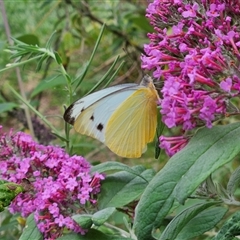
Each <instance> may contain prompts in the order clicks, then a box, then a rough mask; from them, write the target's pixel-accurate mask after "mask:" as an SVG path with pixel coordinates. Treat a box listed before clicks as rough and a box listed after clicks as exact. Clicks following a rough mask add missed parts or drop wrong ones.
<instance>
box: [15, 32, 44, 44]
mask: <svg viewBox="0 0 240 240" xmlns="http://www.w3.org/2000/svg"><path fill="white" fill-rule="evenodd" d="M17 39H18V40H19V41H21V42H24V43H26V44H29V45H38V46H39V39H38V37H37V36H36V35H33V34H25V35H22V36H20V37H18V38H17Z"/></svg>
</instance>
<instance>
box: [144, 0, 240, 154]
mask: <svg viewBox="0 0 240 240" xmlns="http://www.w3.org/2000/svg"><path fill="white" fill-rule="evenodd" d="M146 16H147V18H149V20H150V23H151V25H153V27H154V30H155V32H154V33H149V34H148V37H149V39H150V43H149V44H147V45H145V46H144V49H145V53H146V55H143V56H142V67H143V68H144V69H148V70H152V71H153V76H154V77H155V78H158V79H160V80H162V81H163V82H164V86H163V88H162V90H161V93H162V96H161V98H162V99H161V102H160V105H161V114H162V119H163V122H164V123H165V124H166V125H167V127H169V128H172V127H177V126H180V127H181V128H182V130H183V132H184V133H185V132H186V131H188V130H192V129H194V128H196V127H199V126H204V125H205V126H206V127H208V128H211V127H212V122H213V121H215V120H217V119H220V118H223V117H224V116H225V115H231V114H236V113H237V112H238V110H237V109H236V108H235V109H234V108H233V107H231V103H229V102H230V100H231V99H232V98H234V97H237V96H239V94H240V67H239V66H240V64H239V62H240V52H239V50H240V21H239V17H240V1H238V0H211V1H209V0H198V1H182V0H154V1H153V2H152V3H150V4H149V6H148V8H147V15H146ZM160 140H162V142H161V145H160V146H161V147H164V148H166V150H167V152H168V154H169V155H173V154H175V153H176V152H177V151H179V150H180V149H181V148H182V147H183V146H185V145H186V143H187V141H186V139H184V138H183V142H182V143H183V144H179V146H180V147H177V148H176V147H175V146H173V145H172V144H171V143H169V144H168V143H166V142H165V141H168V139H167V137H162V138H160ZM172 140H173V139H172V138H171V141H172ZM178 143H179V142H178Z"/></svg>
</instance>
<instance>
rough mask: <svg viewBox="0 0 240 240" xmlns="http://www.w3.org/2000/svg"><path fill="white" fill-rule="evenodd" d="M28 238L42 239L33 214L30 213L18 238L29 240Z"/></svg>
mask: <svg viewBox="0 0 240 240" xmlns="http://www.w3.org/2000/svg"><path fill="white" fill-rule="evenodd" d="M29 239H34V240H38V239H39V240H42V239H43V237H42V234H41V233H40V232H39V230H38V228H37V226H36V223H35V220H34V216H33V214H31V215H30V216H29V217H28V218H27V222H26V226H25V227H24V229H23V233H22V235H21V237H20V238H19V240H29Z"/></svg>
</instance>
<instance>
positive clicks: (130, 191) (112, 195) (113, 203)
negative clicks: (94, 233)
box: [98, 166, 154, 209]
mask: <svg viewBox="0 0 240 240" xmlns="http://www.w3.org/2000/svg"><path fill="white" fill-rule="evenodd" d="M135 169H136V170H137V169H138V172H139V171H141V174H140V176H142V177H144V179H147V180H151V179H152V177H153V175H154V173H153V171H152V170H150V169H148V170H145V169H144V168H143V167H140V166H136V167H134V170H135ZM140 176H138V175H136V174H132V173H130V172H126V171H122V172H118V173H114V174H111V175H109V176H107V178H106V179H105V180H103V181H102V184H101V193H100V196H99V200H98V204H99V208H100V209H103V208H106V207H122V206H125V205H127V204H128V203H130V202H132V201H134V200H136V199H138V198H139V196H140V195H141V194H142V192H143V191H144V189H145V188H146V186H147V185H148V181H147V182H146V181H145V180H143V179H142V178H141V177H140Z"/></svg>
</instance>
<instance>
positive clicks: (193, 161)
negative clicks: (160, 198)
mask: <svg viewBox="0 0 240 240" xmlns="http://www.w3.org/2000/svg"><path fill="white" fill-rule="evenodd" d="M239 141H240V123H234V124H229V125H226V126H216V127H213V128H212V129H208V128H204V129H202V130H201V131H199V132H198V133H197V134H196V136H195V137H194V138H193V139H192V140H191V142H190V143H189V144H188V145H187V147H186V148H185V151H184V152H183V153H182V155H181V159H182V158H185V160H183V161H181V163H182V164H181V163H180V164H181V168H185V167H186V171H184V174H183V176H182V177H181V179H180V181H179V182H178V183H177V186H176V187H175V189H174V193H173V194H174V196H175V197H176V199H177V200H178V201H179V202H180V203H184V201H185V200H186V198H187V197H188V196H189V195H190V194H191V193H192V192H193V191H194V190H195V189H196V188H197V187H198V186H199V184H200V183H201V182H203V181H204V180H205V179H206V178H207V177H208V176H209V175H210V174H211V173H213V172H214V171H215V170H216V169H218V168H219V167H221V166H223V165H224V164H226V163H228V162H229V161H231V160H232V159H233V158H234V157H235V156H236V155H237V154H238V153H239V152H240V144H239ZM186 162H188V163H186ZM185 163H186V164H185ZM176 167H177V166H176ZM179 167H180V166H179ZM196 174H197V178H196Z"/></svg>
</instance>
